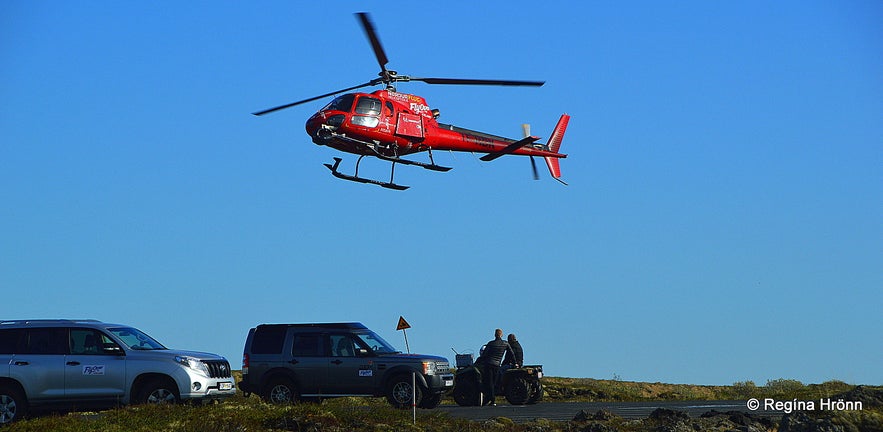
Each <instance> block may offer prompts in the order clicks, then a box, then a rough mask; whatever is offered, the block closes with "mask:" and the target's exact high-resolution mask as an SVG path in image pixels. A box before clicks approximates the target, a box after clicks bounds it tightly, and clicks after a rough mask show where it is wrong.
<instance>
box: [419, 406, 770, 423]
mask: <svg viewBox="0 0 883 432" xmlns="http://www.w3.org/2000/svg"><path fill="white" fill-rule="evenodd" d="M657 408H668V409H671V410H677V411H684V412H686V413H687V414H689V415H690V417H699V416H700V415H702V414H703V413H706V412H708V411H711V410H716V411H720V412H726V411H742V412H746V413H753V414H758V415H764V416H780V415H782V412H776V411H764V410H758V411H750V410H749V409H748V407H747V406H746V403H745V401H744V400H743V401H665V402H551V403H542V402H541V403H538V404H536V405H524V406H517V405H498V406H495V407H460V406H456V405H442V406H440V407H438V408H436V409H437V410H441V411H444V412H448V413H450V415H451V416H454V417H462V418H466V419H469V420H478V421H481V420H487V419H489V418H492V417H508V418H510V419H512V420H513V421H515V422H518V423H521V422H526V421H530V420H533V419H535V418H545V419H549V420H555V421H567V420H572V419H573V417H574V416H575V415H576V414H577V413H578V412H579V411H580V410H586V411H588V412H590V413H595V412H597V411H598V410H601V409H606V410H607V411H610V412H612V413H614V414H616V415H618V416H620V417H623V418H627V419H640V418H647V417H649V416H650V413H652V412H653V411H654V410H656V409H657Z"/></svg>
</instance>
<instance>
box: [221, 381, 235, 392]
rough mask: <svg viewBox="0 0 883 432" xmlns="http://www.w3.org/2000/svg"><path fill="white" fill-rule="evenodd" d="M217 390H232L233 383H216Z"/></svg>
mask: <svg viewBox="0 0 883 432" xmlns="http://www.w3.org/2000/svg"><path fill="white" fill-rule="evenodd" d="M218 389H219V390H233V383H231V382H222V383H218Z"/></svg>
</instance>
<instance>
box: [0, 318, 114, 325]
mask: <svg viewBox="0 0 883 432" xmlns="http://www.w3.org/2000/svg"><path fill="white" fill-rule="evenodd" d="M78 322H87V323H97V322H101V321H98V320H96V319H31V320H3V321H0V325H2V324H54V323H59V324H70V323H78Z"/></svg>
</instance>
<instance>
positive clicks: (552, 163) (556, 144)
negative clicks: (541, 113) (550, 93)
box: [544, 114, 570, 184]
mask: <svg viewBox="0 0 883 432" xmlns="http://www.w3.org/2000/svg"><path fill="white" fill-rule="evenodd" d="M569 121H570V116H569V115H567V114H562V115H561V118H560V119H558V124H557V125H555V130H553V131H552V136H551V137H550V138H549V143H548V144H546V145H547V146H548V147H549V151H552V152H555V153H558V150H559V149H560V148H561V141H562V140H564V131H566V130H567V123H568V122H569ZM544 159H545V160H546V166H547V167H549V174H551V175H552V177H553V178H554V179H555V180H558V181H559V182H561V183H564V182H563V181H562V180H561V164H560V163H559V158H557V157H551V156H546V157H544ZM564 184H567V183H564Z"/></svg>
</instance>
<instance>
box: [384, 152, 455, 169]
mask: <svg viewBox="0 0 883 432" xmlns="http://www.w3.org/2000/svg"><path fill="white" fill-rule="evenodd" d="M375 153H376V152H375ZM430 155H431V153H430ZM375 156H377V157H378V158H379V159H383V160H385V161H390V162H392V163H400V164H402V165H414V166H419V167H421V168H426V169H428V170H432V171H438V172H448V171H450V170H451V167H446V166H441V165H436V164H435V163H426V162H418V161H412V160H408V159H402V158H400V157H396V156H384V155H382V154H380V153H377V154H376V155H375ZM430 159H432V158H431V156H430Z"/></svg>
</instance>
